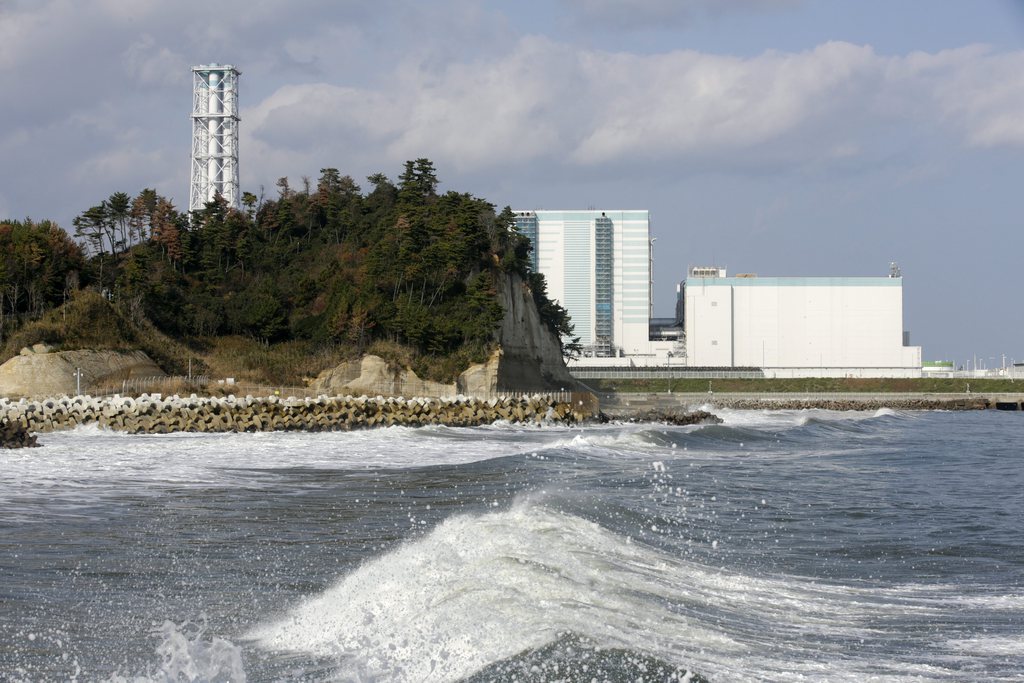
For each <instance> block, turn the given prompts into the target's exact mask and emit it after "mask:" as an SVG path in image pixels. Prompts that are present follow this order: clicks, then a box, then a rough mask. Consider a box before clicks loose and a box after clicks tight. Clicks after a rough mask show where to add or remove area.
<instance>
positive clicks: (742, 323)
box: [686, 278, 921, 376]
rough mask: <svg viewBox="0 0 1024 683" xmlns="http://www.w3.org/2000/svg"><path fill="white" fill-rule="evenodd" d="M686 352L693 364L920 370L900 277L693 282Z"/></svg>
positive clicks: (852, 371)
mask: <svg viewBox="0 0 1024 683" xmlns="http://www.w3.org/2000/svg"><path fill="white" fill-rule="evenodd" d="M686 350H687V357H688V361H687V362H688V364H689V365H694V366H747V367H765V368H774V369H781V368H794V369H795V368H803V369H807V368H819V369H824V368H830V369H831V371H832V372H835V373H837V374H836V375H835V376H846V375H853V376H866V375H857V371H858V370H862V369H865V368H886V369H889V370H891V369H893V368H913V369H914V371H916V372H918V373H919V372H920V368H921V348H920V347H917V346H914V347H904V346H903V287H902V280H901V279H900V278H749V279H748V278H691V279H688V280H687V282H686ZM780 376H781V375H780Z"/></svg>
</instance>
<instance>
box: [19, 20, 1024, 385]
mask: <svg viewBox="0 0 1024 683" xmlns="http://www.w3.org/2000/svg"><path fill="white" fill-rule="evenodd" d="M212 62H217V63H221V64H224V63H230V64H233V65H235V66H236V67H237V68H239V69H240V70H241V72H242V76H241V80H240V102H241V118H242V121H241V124H240V131H241V133H240V136H241V141H240V155H241V159H240V168H241V183H242V189H243V190H246V191H251V192H254V193H256V194H260V192H261V188H262V191H263V192H264V193H265V194H266V196H268V197H269V196H273V195H274V192H276V188H275V185H274V184H275V181H276V180H277V179H278V178H279V177H282V176H287V177H289V178H290V180H291V183H292V185H293V186H296V185H297V184H298V183H300V182H301V179H302V177H303V176H307V177H309V178H310V179H311V180H312V181H314V182H315V181H316V178H317V177H318V176H319V174H320V169H322V168H325V167H334V168H338V169H340V170H341V172H342V173H343V174H348V175H351V176H352V177H353V178H355V179H356V181H357V182H359V183H361V184H362V186H363V187H364V188H365V187H367V186H368V185H369V183H367V182H365V178H366V176H368V175H370V174H372V173H376V172H383V173H385V174H387V175H388V176H390V177H392V178H395V177H397V175H398V174H399V173H400V171H401V168H402V164H403V162H404V161H405V160H406V159H415V158H419V157H427V158H430V159H431V160H433V161H434V163H435V165H436V167H437V170H438V175H439V177H440V179H441V183H442V185H441V189H442V190H448V189H453V190H457V191H460V192H470V193H472V194H474V195H476V196H478V197H483V198H486V199H487V200H488V201H490V202H492V203H494V204H495V205H497V206H498V207H499V208H500V207H503V206H505V205H511V206H514V207H517V208H525V207H530V208H547V209H555V208H558V209H569V208H590V207H595V208H608V209H648V210H650V212H651V234H652V237H655V238H657V241H656V242H655V261H654V312H655V315H656V316H670V315H672V311H673V309H674V302H675V285H676V283H677V282H678V281H679V280H681V279H683V278H684V276H685V272H686V269H687V267H688V266H691V265H719V266H724V267H727V268H728V269H729V271H730V273H736V272H753V273H758V274H760V275H765V276H783V275H805V276H810V275H835V276H856V275H886V274H888V271H889V263H890V262H891V261H896V262H898V263H899V265H900V267H901V268H902V271H903V274H904V324H905V327H906V328H907V329H909V330H910V332H911V339H912V343H914V344H919V345H922V346H923V355H924V358H925V359H931V360H936V359H948V360H955V361H957V362H958V364H960V363H963V362H964V361H966V360H967V359H968V358H971V359H973V358H974V357H977V358H979V359H980V360H979V361H978V362H979V364H984V365H987V366H988V367H993V366H997V365H999V364H1001V363H1002V361H1003V355H1004V354H1005V356H1006V361H1007V362H1009V361H1010V359H1014V360H1017V361H1024V268H1022V266H1024V221H1022V216H1024V211H1022V208H1024V207H1022V204H1024V182H1022V181H1024V0H972V1H971V2H963V1H962V0H899V1H896V2H894V1H892V0H856V1H852V0H627V1H616V0H520V1H516V0H429V1H428V0H423V1H419V2H416V1H413V0H376V1H375V2H372V3H370V2H365V1H363V0H306V1H301V2H300V1H298V0H290V1H284V0H260V1H259V2H250V1H248V0H219V1H218V2H210V1H209V0H203V1H202V2H200V1H198V0H178V1H176V2H160V1H158V0H0V93H3V94H2V97H0V218H3V217H9V218H24V217H26V216H30V217H32V218H34V219H43V218H49V219H52V220H56V221H57V222H58V223H60V224H61V225H62V226H64V227H65V228H70V226H71V221H72V219H73V218H74V217H75V216H76V215H77V214H79V213H80V212H81V211H83V210H85V209H86V208H88V207H89V206H92V205H94V204H96V203H98V202H99V201H100V200H101V199H103V198H105V197H107V196H109V195H110V194H111V193H113V192H116V191H125V192H129V193H133V194H134V193H136V192H138V191H139V190H141V189H143V188H145V187H154V188H156V189H157V190H158V191H159V192H160V193H161V194H164V195H166V196H170V197H172V198H173V199H174V201H175V203H176V205H177V206H178V207H179V208H187V204H188V181H189V178H188V173H189V153H190V136H191V122H190V119H189V114H190V111H191V71H190V67H191V66H192V65H195V64H208V63H212ZM972 362H973V360H972Z"/></svg>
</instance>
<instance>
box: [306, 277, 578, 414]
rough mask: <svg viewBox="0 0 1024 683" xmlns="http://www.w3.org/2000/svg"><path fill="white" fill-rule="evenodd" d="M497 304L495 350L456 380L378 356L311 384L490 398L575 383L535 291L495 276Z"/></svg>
mask: <svg viewBox="0 0 1024 683" xmlns="http://www.w3.org/2000/svg"><path fill="white" fill-rule="evenodd" d="M496 287H497V293H498V302H499V303H500V304H501V307H502V310H504V312H505V317H504V318H503V319H502V321H501V325H500V327H499V328H498V329H497V330H496V331H495V333H494V338H495V341H496V342H497V343H498V345H499V348H498V349H497V350H496V351H495V352H494V354H493V355H492V356H491V357H490V359H488V360H487V362H486V363H479V364H476V365H471V366H470V367H469V368H467V369H466V370H465V371H464V372H463V373H462V374H461V375H459V378H458V380H457V381H456V382H455V383H454V384H441V383H439V382H430V381H428V380H422V379H420V378H419V377H417V376H416V373H415V372H413V371H412V370H410V369H408V368H396V367H392V366H390V365H388V363H387V362H386V361H385V360H384V359H382V358H379V357H377V356H364V357H363V358H361V359H359V360H355V361H349V362H347V363H342V364H341V365H339V366H337V367H335V368H331V369H329V370H325V371H324V372H322V373H320V375H319V376H318V377H317V378H316V380H315V381H314V382H313V385H312V388H313V389H314V390H315V391H319V392H323V393H325V394H330V395H344V394H355V395H358V394H367V395H371V396H372V395H377V394H383V395H395V396H452V395H455V394H465V395H469V396H493V395H494V394H496V393H500V392H510V391H560V390H567V391H572V390H574V389H575V388H576V387H577V383H576V381H575V380H574V379H573V378H572V376H571V375H570V374H569V371H568V369H566V367H565V361H564V360H563V359H562V350H561V346H560V345H559V343H558V338H557V337H556V336H555V334H554V333H553V332H551V330H549V329H548V328H547V327H546V326H545V325H544V323H543V322H541V319H540V313H539V312H538V311H537V305H536V303H534V300H533V293H532V292H531V291H530V288H529V286H528V285H527V284H526V282H525V281H524V280H523V279H522V278H521V277H519V276H518V275H515V274H509V275H503V276H500V277H498V278H497V285H496Z"/></svg>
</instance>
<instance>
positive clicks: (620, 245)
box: [515, 209, 651, 359]
mask: <svg viewBox="0 0 1024 683" xmlns="http://www.w3.org/2000/svg"><path fill="white" fill-rule="evenodd" d="M515 221H516V229H517V230H518V231H519V232H520V233H521V234H523V235H525V236H526V237H528V238H529V239H530V241H531V243H532V244H533V256H532V258H533V269H534V270H535V271H537V272H540V273H543V274H544V277H545V278H546V280H547V283H548V295H549V296H550V297H551V298H552V299H555V300H556V301H558V302H559V303H560V304H561V305H562V306H563V307H564V308H565V309H566V310H567V311H568V312H569V315H570V316H571V318H572V322H573V325H574V326H575V330H574V333H575V334H576V336H578V337H579V338H580V344H581V345H582V347H583V355H584V359H614V358H623V357H626V356H631V355H636V354H646V353H648V352H649V341H648V334H649V332H648V322H649V320H650V317H651V242H650V215H649V213H648V212H647V211H643V210H636V211H622V210H614V211H613V210H593V209H590V210H586V211H547V210H517V211H516V212H515Z"/></svg>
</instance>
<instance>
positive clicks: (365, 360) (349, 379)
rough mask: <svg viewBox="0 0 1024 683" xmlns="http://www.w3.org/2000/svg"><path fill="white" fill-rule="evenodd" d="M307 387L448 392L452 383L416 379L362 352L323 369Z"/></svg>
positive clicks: (341, 392) (341, 391)
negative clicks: (355, 357) (355, 358)
mask: <svg viewBox="0 0 1024 683" xmlns="http://www.w3.org/2000/svg"><path fill="white" fill-rule="evenodd" d="M311 388H312V389H313V390H314V391H316V392H318V393H321V394H328V395H331V396H345V395H352V396H359V395H362V394H366V395H368V396H376V395H378V394H380V395H384V396H407V397H409V396H451V395H453V394H455V393H456V389H455V385H454V384H442V383H441V382H431V381H430V380H425V379H420V378H419V377H418V376H417V375H416V373H415V372H413V371H412V370H410V369H407V368H405V369H403V368H396V367H393V366H391V365H389V364H388V362H387V361H386V360H384V359H383V358H381V357H380V356H372V355H371V356H363V357H362V358H360V359H358V360H352V361H347V362H345V363H342V364H340V365H338V366H336V367H333V368H330V369H328V370H324V371H323V372H321V373H320V374H319V375H318V376H317V378H316V379H315V380H314V381H313V384H312V385H311Z"/></svg>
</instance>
